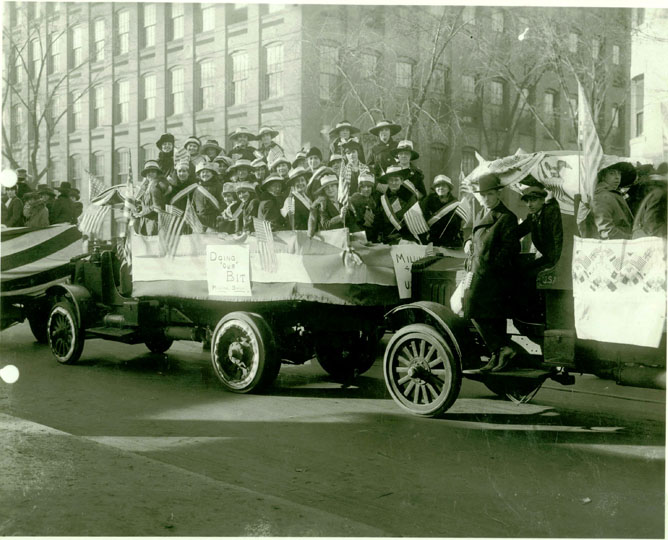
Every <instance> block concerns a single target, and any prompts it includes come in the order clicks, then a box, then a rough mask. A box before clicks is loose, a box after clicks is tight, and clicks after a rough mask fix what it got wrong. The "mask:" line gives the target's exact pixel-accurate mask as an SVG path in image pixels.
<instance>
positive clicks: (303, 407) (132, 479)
mask: <svg viewBox="0 0 668 540" xmlns="http://www.w3.org/2000/svg"><path fill="white" fill-rule="evenodd" d="M0 339H1V345H0V357H1V359H2V360H1V361H0V367H2V366H4V365H7V364H14V365H16V366H17V367H18V368H19V370H20V378H19V380H18V382H17V383H15V384H14V385H11V386H10V385H7V384H5V383H3V382H0V437H1V438H2V442H1V443H0V446H1V447H2V449H3V450H2V452H0V465H1V466H2V467H3V471H2V473H0V476H1V477H2V478H3V481H2V482H0V499H1V500H0V534H2V535H7V536H11V535H106V536H116V535H143V536H156V535H159V536H164V535H168V536H188V535H198V536H207V535H216V536H247V535H250V536H258V535H260V536H279V535H293V536H300V535H308V536H436V537H441V536H473V537H480V536H483V537H485V536H487V537H548V536H549V537H606V538H612V537H634V538H644V537H663V536H664V498H665V497H664V490H665V477H664V468H665V447H664V441H665V392H662V391H656V390H645V389H636V388H625V387H619V386H616V385H615V384H614V383H611V382H610V381H605V380H601V379H597V378H595V377H592V376H578V377H577V383H576V385H575V386H574V387H561V386H559V385H556V384H552V383H550V384H548V385H546V387H544V388H543V389H542V390H541V391H540V392H539V394H538V396H537V397H536V398H535V399H534V401H533V402H532V403H531V404H525V405H515V404H512V403H510V402H507V401H503V400H501V399H499V398H497V397H495V396H493V395H492V394H491V393H490V392H489V391H488V390H487V389H486V388H485V387H484V386H482V385H480V384H478V383H475V382H470V381H465V382H464V386H463V389H462V394H461V397H460V399H459V400H458V401H457V402H456V403H455V405H454V407H453V408H452V409H451V410H450V411H449V412H448V414H447V415H446V417H445V418H443V419H438V420H427V419H420V418H417V417H414V416H411V415H409V414H407V413H404V412H403V411H402V410H400V409H399V408H398V407H397V406H396V405H395V404H394V402H393V401H392V400H391V399H390V397H389V395H388V394H387V392H386V390H385V386H384V382H383V379H382V366H381V360H380V358H379V359H378V361H377V362H376V364H375V366H374V367H373V368H372V370H371V371H370V372H369V373H367V374H366V375H365V376H363V377H361V378H360V379H359V380H358V381H357V384H356V385H355V386H352V387H348V388H342V387H341V385H340V384H336V383H333V382H331V381H330V380H329V379H328V377H327V375H325V373H324V372H323V371H322V370H321V369H320V367H319V366H317V365H310V364H309V365H306V366H283V368H282V370H281V373H280V375H279V378H278V380H277V382H276V384H275V386H274V387H273V388H272V389H271V390H270V391H268V392H267V393H266V394H264V395H248V396H243V395H234V394H230V393H226V392H225V391H223V390H222V388H221V387H220V386H219V385H218V383H217V380H216V379H215V377H214V375H213V373H212V371H211V369H210V367H209V364H208V356H207V355H204V354H202V353H201V350H200V347H198V346H197V344H194V343H189V342H182V343H177V344H175V345H174V346H173V348H172V349H171V350H170V352H169V355H168V357H167V359H166V360H165V359H162V358H161V357H159V356H155V355H151V354H148V353H147V352H146V349H145V348H144V347H143V346H133V347H130V346H126V345H121V344H114V343H110V342H102V341H91V342H88V343H87V344H86V348H85V349H84V353H83V357H82V360H81V362H80V363H79V365H76V366H62V365H59V364H57V363H56V361H55V360H54V359H53V358H52V357H51V354H50V352H49V350H48V348H47V347H44V346H40V345H38V344H36V343H34V340H33V338H32V335H31V334H30V331H29V329H28V327H27V324H23V325H19V326H15V327H13V328H10V329H9V330H6V331H4V332H3V333H2V334H0Z"/></svg>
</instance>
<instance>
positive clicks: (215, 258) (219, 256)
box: [206, 244, 251, 296]
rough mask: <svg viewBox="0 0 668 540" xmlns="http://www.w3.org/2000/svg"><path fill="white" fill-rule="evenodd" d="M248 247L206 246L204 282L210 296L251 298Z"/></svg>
mask: <svg viewBox="0 0 668 540" xmlns="http://www.w3.org/2000/svg"><path fill="white" fill-rule="evenodd" d="M249 257H250V255H249V251H248V246H230V245H220V244H218V245H207V246H206V281H207V283H208V286H209V295H211V296H251V283H250V258H249Z"/></svg>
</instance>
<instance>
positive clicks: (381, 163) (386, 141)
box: [368, 120, 401, 177]
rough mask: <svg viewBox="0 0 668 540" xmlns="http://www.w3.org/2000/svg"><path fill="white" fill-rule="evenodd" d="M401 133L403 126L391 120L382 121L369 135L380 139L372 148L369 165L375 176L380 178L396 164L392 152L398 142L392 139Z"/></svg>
mask: <svg viewBox="0 0 668 540" xmlns="http://www.w3.org/2000/svg"><path fill="white" fill-rule="evenodd" d="M400 131H401V126H400V125H399V124H395V123H394V122H390V121H389V120H381V121H380V122H378V123H377V124H376V125H375V126H374V127H372V128H371V129H370V130H369V133H371V134H372V135H375V136H376V137H378V142H377V143H376V144H375V145H373V148H371V156H370V157H369V163H368V165H369V168H370V169H371V172H373V174H374V175H375V176H377V177H379V176H380V175H381V174H383V171H384V170H385V169H387V168H388V167H389V166H390V165H392V164H393V163H394V156H393V155H392V150H394V149H395V148H396V147H397V141H395V140H394V139H392V137H393V136H394V135H396V134H397V133H399V132H400Z"/></svg>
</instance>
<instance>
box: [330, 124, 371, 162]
mask: <svg viewBox="0 0 668 540" xmlns="http://www.w3.org/2000/svg"><path fill="white" fill-rule="evenodd" d="M359 132H360V130H359V129H358V128H356V127H355V126H353V125H352V124H351V123H350V122H348V120H343V121H341V122H339V123H338V124H336V127H334V128H333V129H331V130H330V132H329V138H330V139H331V140H332V142H331V143H330V145H329V153H330V155H331V154H341V155H343V145H344V144H345V143H346V142H348V141H349V140H354V141H356V142H358V143H359V139H358V138H357V137H352V135H353V134H354V133H359ZM358 157H359V160H360V161H361V162H362V163H364V151H363V150H362V147H361V145H360V149H359V152H358Z"/></svg>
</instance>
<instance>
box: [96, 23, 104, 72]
mask: <svg viewBox="0 0 668 540" xmlns="http://www.w3.org/2000/svg"><path fill="white" fill-rule="evenodd" d="M93 42H94V46H93V61H95V62H100V61H101V60H104V19H97V20H96V21H95V23H94V24H93Z"/></svg>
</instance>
